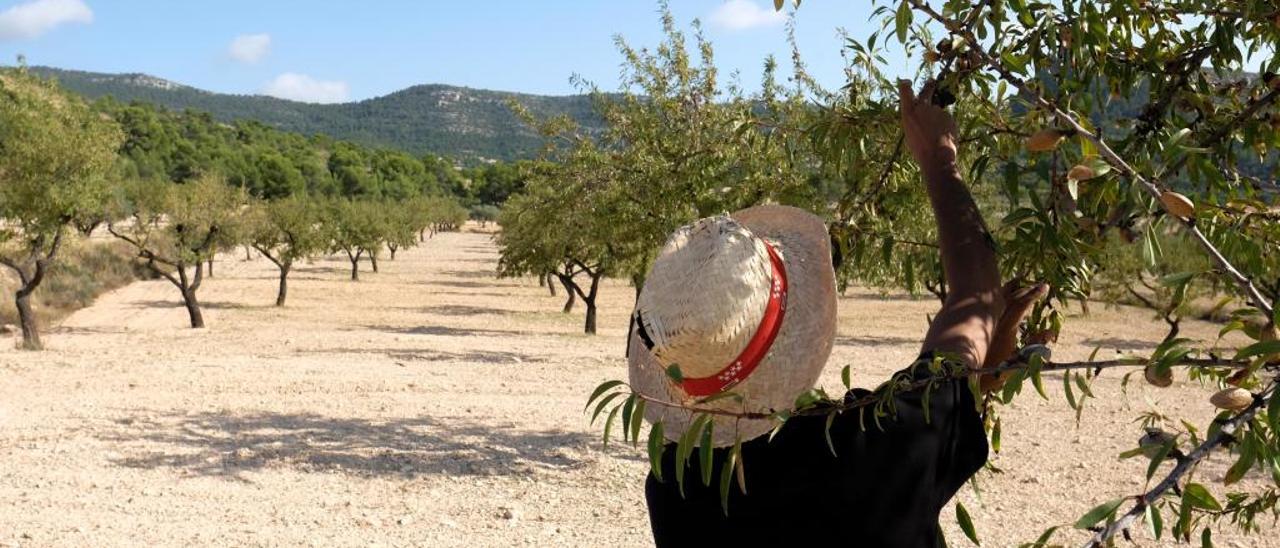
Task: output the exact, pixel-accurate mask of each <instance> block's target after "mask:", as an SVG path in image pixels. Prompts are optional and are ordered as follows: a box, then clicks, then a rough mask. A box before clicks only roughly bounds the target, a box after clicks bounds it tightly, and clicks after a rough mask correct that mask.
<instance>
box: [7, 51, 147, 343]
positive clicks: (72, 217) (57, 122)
mask: <svg viewBox="0 0 1280 548" xmlns="http://www.w3.org/2000/svg"><path fill="white" fill-rule="evenodd" d="M122 138H123V135H122V133H121V132H120V129H119V127H118V126H116V125H115V124H114V123H113V122H111V121H110V120H107V119H104V118H102V117H100V116H98V115H97V114H96V113H94V112H92V111H91V110H90V109H89V107H88V106H87V105H85V104H84V103H83V102H82V101H81V100H80V99H78V98H75V97H72V96H70V95H68V94H66V93H64V92H63V91H62V90H61V89H60V88H59V87H58V86H57V85H56V84H55V83H53V82H50V81H47V80H43V79H40V78H38V77H36V76H34V75H31V74H29V73H28V72H27V70H26V69H25V68H22V67H20V68H17V69H5V70H2V71H0V264H3V265H4V266H6V267H8V268H9V269H11V270H12V271H13V272H14V273H15V274H16V275H17V277H18V282H19V285H18V289H17V291H16V292H15V294H14V301H15V304H16V305H17V309H18V320H19V323H20V324H21V326H22V347H23V348H24V349H28V350H39V349H41V348H42V347H43V345H42V343H41V341H40V330H39V325H38V323H39V322H38V321H37V318H36V315H35V312H34V311H33V310H32V306H31V295H32V293H33V292H35V290H36V289H37V288H39V287H40V283H41V282H42V281H44V279H45V276H47V275H48V273H49V270H50V269H51V268H54V265H55V262H56V260H57V258H58V251H59V250H60V249H61V248H62V246H63V244H64V242H65V240H66V239H67V238H68V237H71V236H70V235H69V234H68V232H69V231H70V230H71V227H72V226H73V225H76V224H80V223H84V224H90V223H92V220H91V219H94V218H96V217H97V216H98V213H97V212H98V211H99V210H100V209H101V207H102V203H104V202H105V200H106V197H107V185H106V180H105V178H106V174H107V173H108V171H109V170H110V168H111V166H112V163H113V162H114V160H115V151H116V148H117V147H119V145H120V142H121V140H122Z"/></svg>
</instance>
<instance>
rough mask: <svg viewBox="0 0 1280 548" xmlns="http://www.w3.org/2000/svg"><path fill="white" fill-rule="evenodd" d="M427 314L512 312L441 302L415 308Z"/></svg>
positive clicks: (454, 314)
mask: <svg viewBox="0 0 1280 548" xmlns="http://www.w3.org/2000/svg"><path fill="white" fill-rule="evenodd" d="M417 310H420V311H422V312H425V313H427V314H439V315H441V316H479V315H484V314H497V315H506V314H512V313H513V311H511V310H503V309H501V308H489V307H487V306H468V305H464V304H442V305H436V306H428V307H425V308H420V309H417Z"/></svg>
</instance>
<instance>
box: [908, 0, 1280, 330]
mask: <svg viewBox="0 0 1280 548" xmlns="http://www.w3.org/2000/svg"><path fill="white" fill-rule="evenodd" d="M908 2H910V3H911V7H912V8H913V9H916V10H918V11H921V12H923V13H925V14H926V15H928V16H929V17H930V18H932V19H933V20H935V21H937V22H939V23H941V24H942V25H943V26H944V27H946V28H947V30H948V31H950V32H951V33H953V34H956V35H958V36H960V37H961V38H963V39H964V40H965V41H966V42H967V43H968V44H969V51H971V52H973V53H974V55H975V57H976V58H977V59H979V60H980V61H981V62H982V64H984V65H986V66H987V67H989V68H991V70H994V71H995V72H996V73H997V74H999V76H1000V78H1001V79H1002V80H1005V81H1007V82H1009V84H1010V85H1012V86H1013V87H1015V88H1017V90H1018V91H1019V93H1021V94H1022V96H1023V97H1025V98H1026V99H1028V100H1029V101H1031V102H1032V103H1034V104H1035V105H1036V106H1037V107H1039V108H1041V109H1042V110H1044V111H1046V112H1049V113H1050V114H1052V115H1053V116H1054V117H1056V118H1057V119H1058V120H1060V121H1062V122H1063V123H1065V124H1067V125H1068V126H1070V127H1071V128H1072V129H1073V130H1075V132H1076V133H1077V134H1078V135H1080V136H1081V137H1083V138H1085V139H1086V140H1088V141H1090V142H1091V143H1093V144H1094V146H1095V147H1096V148H1097V149H1098V152H1099V153H1100V154H1101V155H1102V157H1103V158H1105V159H1106V161H1107V163H1109V164H1111V166H1112V167H1114V168H1116V170H1118V171H1119V172H1121V173H1123V174H1125V175H1127V176H1129V178H1130V179H1132V180H1133V181H1134V182H1136V183H1138V184H1139V185H1140V186H1141V187H1142V189H1143V190H1145V191H1146V192H1147V194H1149V195H1151V196H1152V197H1153V198H1155V199H1156V200H1159V199H1160V196H1161V195H1162V194H1164V189H1161V188H1160V186H1159V185H1157V184H1156V183H1155V182H1154V181H1152V180H1150V179H1148V178H1147V177H1145V176H1143V175H1142V174H1141V173H1138V171H1137V170H1135V169H1134V168H1133V166H1131V165H1129V163H1128V162H1126V161H1125V160H1124V159H1123V158H1121V157H1120V156H1119V155H1117V154H1116V152H1115V151H1114V150H1112V149H1111V147H1110V146H1109V145H1107V143H1106V142H1105V141H1103V140H1102V138H1101V137H1099V136H1098V135H1097V134H1095V133H1094V132H1092V131H1089V129H1088V128H1086V127H1084V125H1082V124H1081V123H1080V122H1079V121H1077V120H1076V119H1075V117H1074V116H1072V115H1070V114H1068V113H1067V112H1065V111H1063V110H1062V109H1060V108H1058V106H1057V105H1055V104H1054V103H1052V102H1050V101H1049V100H1048V99H1045V97H1044V96H1043V95H1041V94H1040V93H1038V92H1036V91H1035V90H1034V89H1032V88H1031V87H1030V86H1028V85H1027V83H1026V81H1025V80H1023V79H1022V78H1021V77H1019V76H1018V75H1016V74H1013V73H1012V72H1010V71H1009V69H1007V68H1005V67H1004V65H1003V64H1002V63H1001V62H1000V60H999V59H996V58H994V57H992V56H991V55H990V54H989V53H987V52H986V51H984V50H983V49H982V48H981V47H979V44H980V42H979V41H978V39H977V37H976V36H974V34H973V32H972V31H970V30H969V29H968V28H967V27H965V26H964V24H963V23H961V22H960V21H955V20H952V19H948V18H946V17H944V16H943V15H942V14H940V13H938V12H937V11H936V10H934V9H933V8H932V7H931V6H929V4H928V3H926V2H925V1H924V0H908ZM1274 93H1275V92H1273V93H1272V94H1268V95H1273V94H1274ZM1257 108H1261V107H1260V106H1258V107H1257ZM1255 111H1256V109H1255ZM1242 114H1243V113H1242ZM1228 131H1229V130H1228ZM1178 220H1179V222H1181V223H1182V225H1183V227H1184V228H1185V229H1186V231H1187V232H1188V233H1189V234H1191V236H1192V237H1193V238H1194V239H1195V240H1196V241H1197V242H1198V243H1199V244H1200V247H1202V248H1204V250H1205V252H1206V253H1208V254H1209V257H1210V258H1211V259H1212V260H1213V262H1214V263H1215V264H1217V265H1218V268H1220V269H1221V270H1222V272H1223V274H1225V275H1226V276H1227V277H1228V278H1230V279H1231V280H1232V281H1233V282H1234V283H1235V285H1236V286H1237V287H1238V288H1239V289H1240V291H1241V292H1242V293H1244V295H1245V296H1246V297H1247V298H1248V299H1249V301H1251V302H1252V303H1253V305H1254V306H1255V307H1256V308H1257V309H1258V310H1261V311H1263V312H1264V313H1266V315H1267V316H1268V317H1270V316H1272V315H1273V314H1274V310H1273V308H1272V304H1271V303H1270V302H1269V301H1268V300H1267V298H1266V297H1265V296H1263V294H1262V292H1261V291H1259V290H1258V288H1257V286H1255V285H1254V283H1253V280H1252V279H1251V278H1250V277H1249V276H1246V275H1245V274H1243V273H1242V272H1240V270H1239V269H1237V268H1236V267H1235V266H1234V265H1232V264H1231V262H1230V261H1229V260H1227V258H1226V257H1225V256H1223V254H1222V252H1221V251H1219V250H1218V248H1217V247H1216V246H1214V245H1213V242H1210V241H1209V239H1208V238H1207V237H1206V236H1205V235H1204V233H1203V232H1201V231H1200V229H1199V228H1197V227H1196V224H1195V220H1194V219H1193V218H1186V219H1183V218H1178Z"/></svg>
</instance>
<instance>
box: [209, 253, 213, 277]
mask: <svg viewBox="0 0 1280 548" xmlns="http://www.w3.org/2000/svg"><path fill="white" fill-rule="evenodd" d="M209 277H210V278H212V277H213V257H212V256H210V257H209Z"/></svg>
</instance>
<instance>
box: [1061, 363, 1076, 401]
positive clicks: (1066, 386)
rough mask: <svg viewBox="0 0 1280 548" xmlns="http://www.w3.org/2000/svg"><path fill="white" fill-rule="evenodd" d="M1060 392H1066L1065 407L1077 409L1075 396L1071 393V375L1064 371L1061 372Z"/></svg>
mask: <svg viewBox="0 0 1280 548" xmlns="http://www.w3.org/2000/svg"><path fill="white" fill-rule="evenodd" d="M1062 390H1063V391H1064V392H1066V395H1067V405H1070V406H1071V408H1072V409H1078V407H1077V406H1076V395H1075V393H1074V392H1072V391H1071V373H1069V372H1066V371H1063V372H1062Z"/></svg>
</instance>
